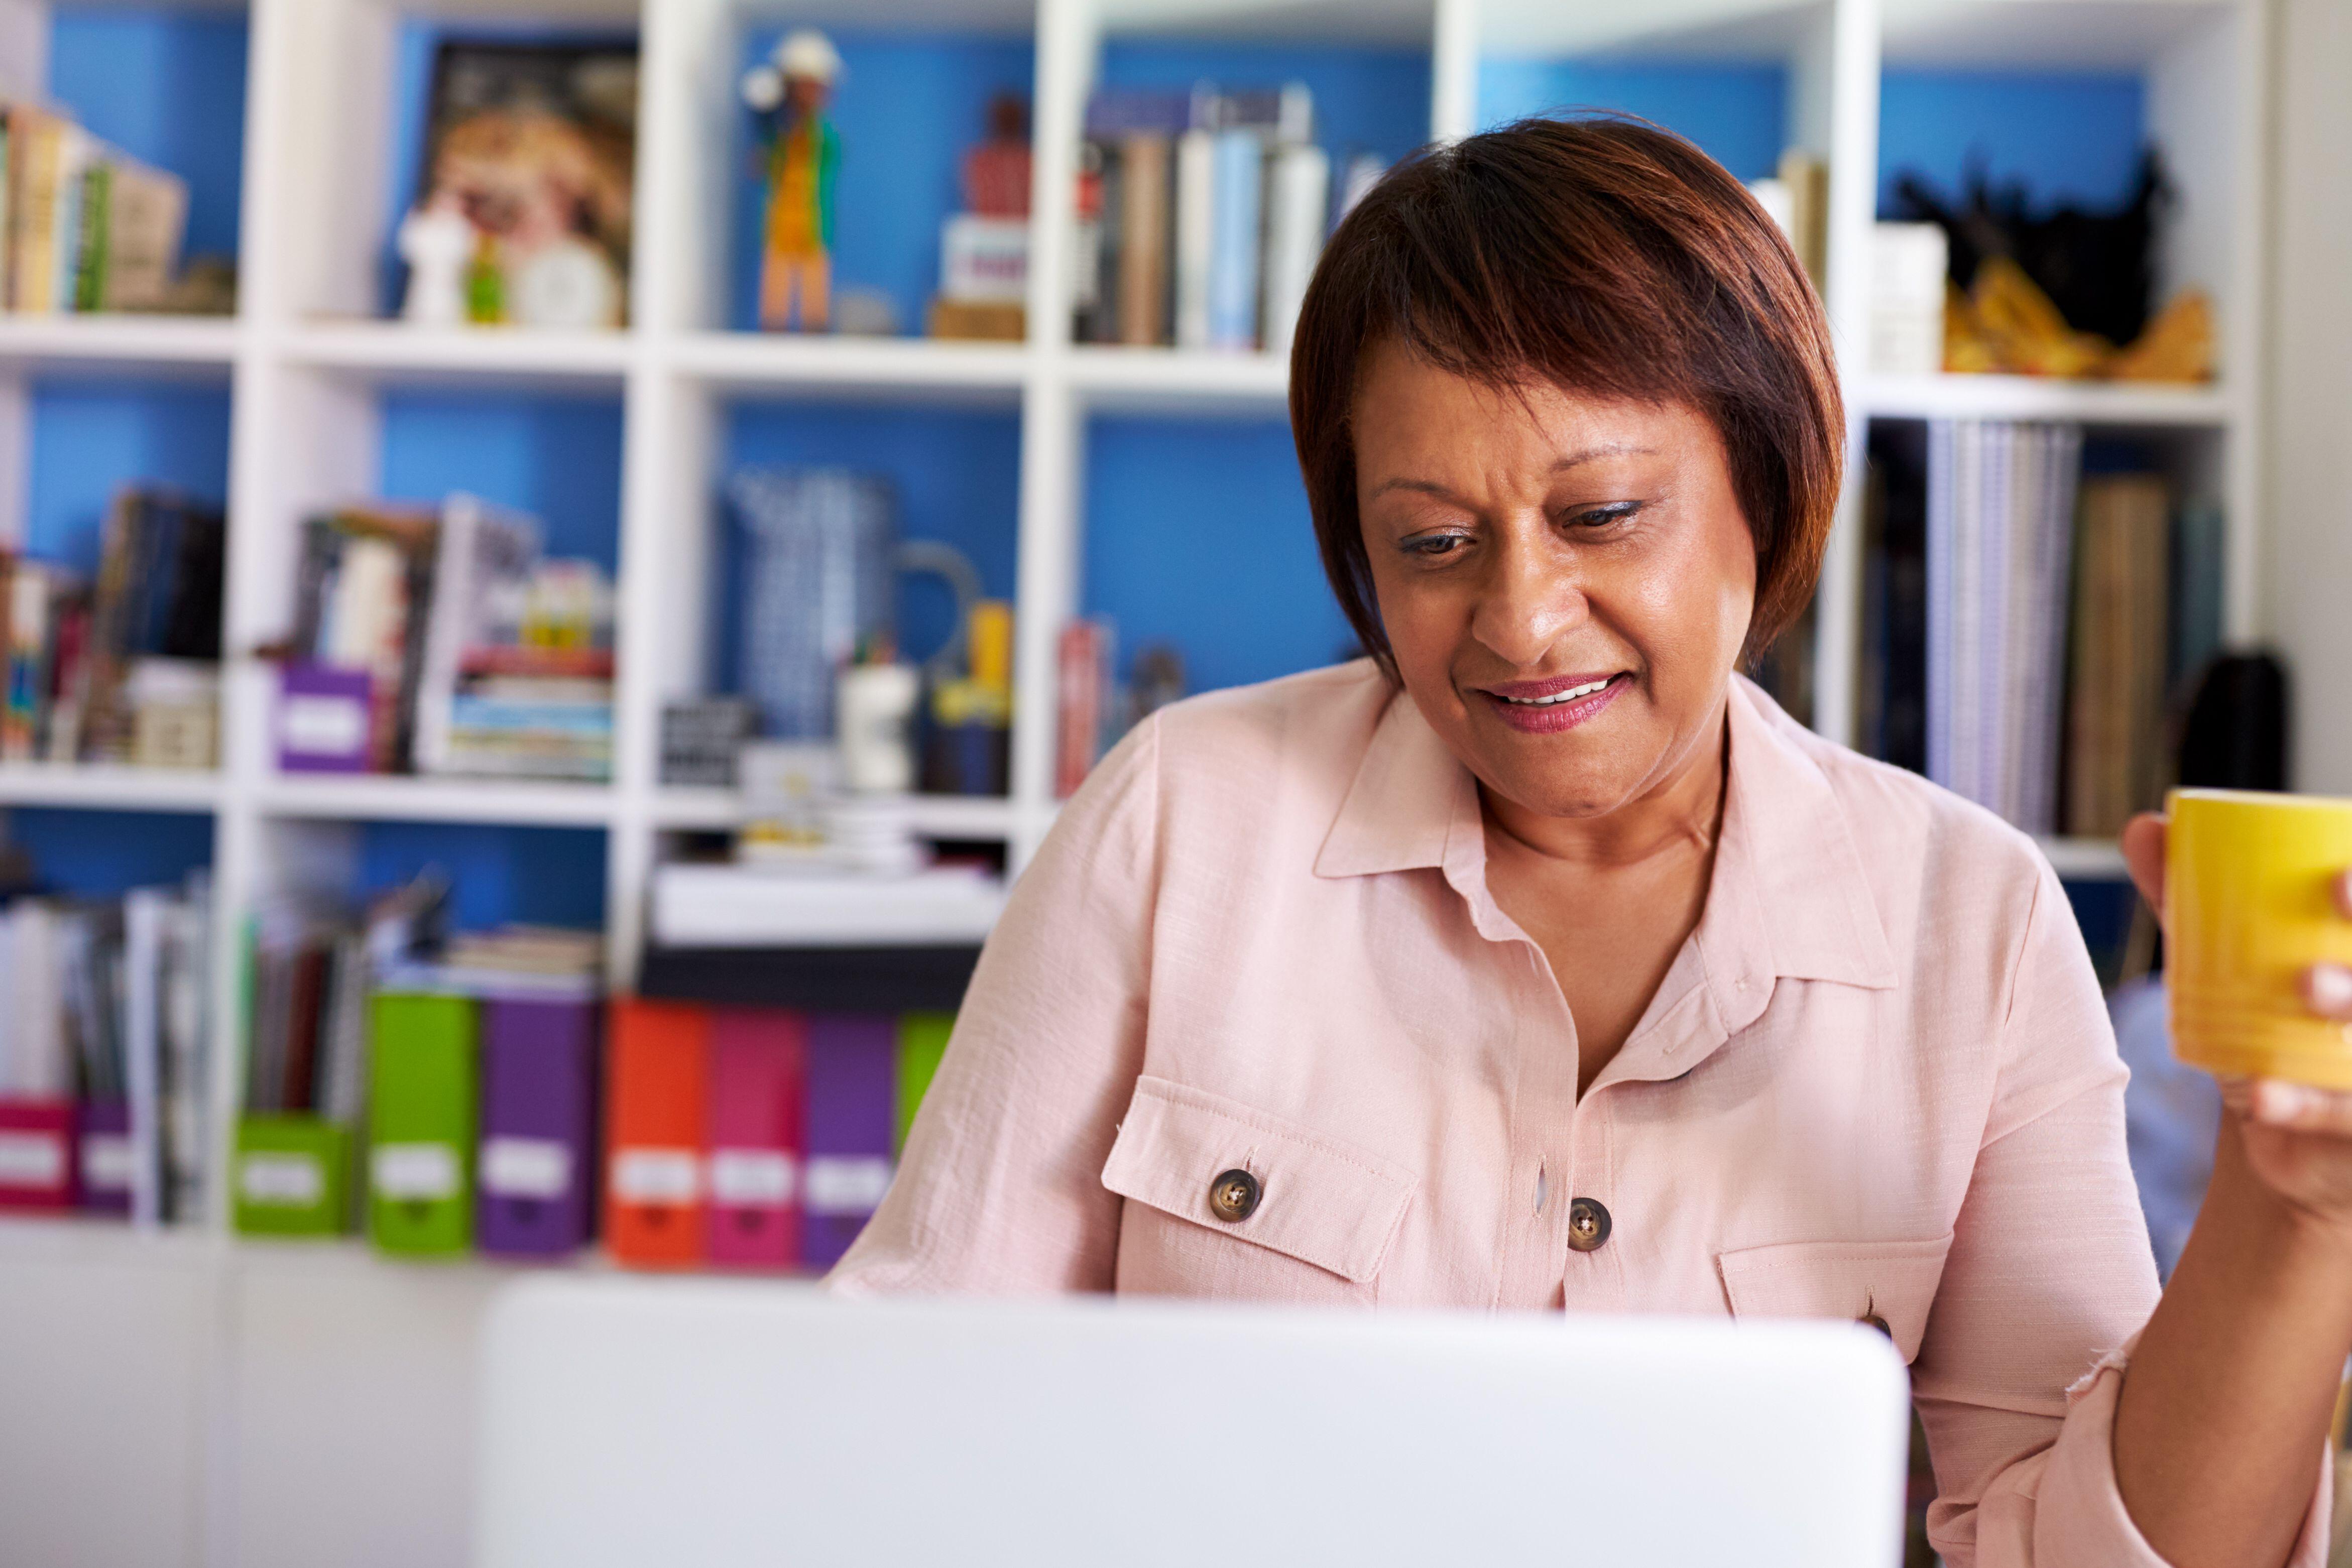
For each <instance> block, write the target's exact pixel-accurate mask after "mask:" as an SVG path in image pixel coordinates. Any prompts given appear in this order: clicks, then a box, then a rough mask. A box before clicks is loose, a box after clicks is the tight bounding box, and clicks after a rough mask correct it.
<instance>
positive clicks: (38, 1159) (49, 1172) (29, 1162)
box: [0, 1132, 66, 1187]
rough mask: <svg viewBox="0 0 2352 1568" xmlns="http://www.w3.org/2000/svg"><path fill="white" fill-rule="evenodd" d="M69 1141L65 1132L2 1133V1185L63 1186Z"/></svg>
mask: <svg viewBox="0 0 2352 1568" xmlns="http://www.w3.org/2000/svg"><path fill="white" fill-rule="evenodd" d="M65 1179H66V1140H65V1134H62V1133H16V1132H11V1133H0V1186H39V1187H48V1186H63V1185H64V1184H65Z"/></svg>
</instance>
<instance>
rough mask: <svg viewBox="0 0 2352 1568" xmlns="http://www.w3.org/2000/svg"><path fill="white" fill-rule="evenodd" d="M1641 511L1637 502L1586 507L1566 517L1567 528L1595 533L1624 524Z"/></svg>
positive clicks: (1640, 504)
mask: <svg viewBox="0 0 2352 1568" xmlns="http://www.w3.org/2000/svg"><path fill="white" fill-rule="evenodd" d="M1641 509H1642V503H1641V502H1639V501H1619V502H1616V503H1615V504H1613V505H1611V506H1606V507H1585V508H1584V509H1583V510H1581V511H1576V512H1570V514H1569V515H1568V524H1569V527H1570V528H1585V529H1590V530H1592V531H1595V532H1598V531H1599V530H1601V529H1602V528H1612V527H1614V526H1615V525H1617V524H1619V523H1622V522H1624V521H1625V520H1627V519H1628V518H1630V517H1633V515H1634V514H1635V513H1637V512H1639V511H1640V510H1641Z"/></svg>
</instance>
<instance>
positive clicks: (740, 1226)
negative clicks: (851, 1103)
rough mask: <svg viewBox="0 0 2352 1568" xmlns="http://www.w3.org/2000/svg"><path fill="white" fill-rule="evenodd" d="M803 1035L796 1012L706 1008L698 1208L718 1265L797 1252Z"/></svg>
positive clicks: (782, 1264)
mask: <svg viewBox="0 0 2352 1568" xmlns="http://www.w3.org/2000/svg"><path fill="white" fill-rule="evenodd" d="M805 1032H806V1031H805V1027H804V1025H803V1022H802V1019H801V1017H800V1015H799V1014H798V1013H789V1012H778V1011H774V1010H771V1009H748V1008H745V1009H720V1010H718V1011H715V1012H713V1013H712V1014H711V1019H710V1122H709V1126H710V1155H709V1161H710V1166H709V1195H710V1200H709V1208H708V1211H707V1212H708V1213H709V1224H710V1229H709V1255H710V1261H711V1262H713V1263H715V1264H719V1265H720V1266H721V1267H727V1268H739V1269H788V1268H790V1267H792V1265H793V1262H794V1261H795V1260H796V1259H797V1258H798V1256H799V1252H800V1239H801V1202H800V1199H801V1194H800V1186H801V1179H800V1178H801V1083H802V1070H803V1069H802V1063H803V1054H804V1051H805Z"/></svg>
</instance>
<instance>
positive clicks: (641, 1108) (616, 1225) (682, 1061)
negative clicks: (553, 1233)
mask: <svg viewBox="0 0 2352 1568" xmlns="http://www.w3.org/2000/svg"><path fill="white" fill-rule="evenodd" d="M607 1038H608V1039H609V1040H610V1042H611V1065H610V1067H609V1069H608V1072H609V1080H608V1082H607V1083H606V1086H605V1091H606V1092H605V1096H604V1105H605V1112H604V1245H605V1246H606V1248H608V1249H610V1250H611V1252H612V1254H613V1257H614V1260H616V1261H618V1262H621V1263H625V1264H628V1265H630V1266H632V1267H635V1268H650V1269H677V1268H692V1267H694V1266H696V1265H697V1264H699V1263H700V1262H702V1260H703V1258H704V1231H705V1225H706V1221H705V1219H704V1198H705V1186H706V1182H705V1176H706V1173H705V1170H704V1166H706V1164H707V1163H708V1162H707V1160H706V1159H705V1157H704V1156H705V1155H706V1154H707V1153H708V1149H709V1134H708V1122H707V1117H708V1116H709V1075H710V1014H709V1011H708V1010H707V1009H703V1008H698V1007H694V1006H690V1005H688V1004H685V1003H679V1002H648V1001H639V1000H637V999H635V998H625V999H623V998H615V999H614V1002H613V1007H612V1021H611V1025H610V1031H609V1034H608V1037H607Z"/></svg>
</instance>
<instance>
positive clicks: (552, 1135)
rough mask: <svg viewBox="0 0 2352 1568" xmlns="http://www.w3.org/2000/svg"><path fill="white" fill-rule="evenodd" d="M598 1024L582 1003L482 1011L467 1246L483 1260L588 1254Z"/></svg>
mask: <svg viewBox="0 0 2352 1568" xmlns="http://www.w3.org/2000/svg"><path fill="white" fill-rule="evenodd" d="M597 1021H598V1009H597V1006H596V1004H595V1003H593V1002H589V1001H545V1000H536V999H534V1000H516V999H502V998H492V999H490V1000H488V1001H485V1002H484V1003H483V1004H482V1132H481V1138H482V1146H481V1149H480V1152H479V1153H480V1159H479V1165H478V1170H479V1174H480V1179H479V1180H478V1182H477V1183H476V1186H475V1191H474V1240H475V1245H476V1246H478V1248H480V1249H481V1250H482V1251H484V1252H487V1253H491V1254H493V1255H496V1256H500V1257H508V1258H545V1257H550V1256H553V1255H556V1254H560V1253H564V1252H572V1251H576V1250H577V1249H580V1248H582V1247H584V1246H586V1245H587V1244H588V1239H589V1237H590V1235H591V1234H593V1231H592V1227H591V1220H592V1218H593V1216H592V1215H591V1213H590V1211H589V1204H590V1195H591V1193H592V1192H593V1189H594V1186H595V1178H596V1157H595V1127H596V1030H597Z"/></svg>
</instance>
